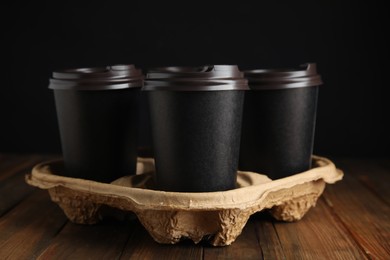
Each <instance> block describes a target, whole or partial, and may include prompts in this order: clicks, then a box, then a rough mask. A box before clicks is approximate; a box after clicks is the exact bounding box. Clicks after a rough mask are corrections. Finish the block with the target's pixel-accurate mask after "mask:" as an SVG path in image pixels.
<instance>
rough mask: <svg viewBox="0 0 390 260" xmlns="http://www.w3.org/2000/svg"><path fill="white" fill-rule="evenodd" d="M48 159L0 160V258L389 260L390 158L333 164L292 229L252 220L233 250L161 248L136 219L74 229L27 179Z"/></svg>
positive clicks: (288, 225)
mask: <svg viewBox="0 0 390 260" xmlns="http://www.w3.org/2000/svg"><path fill="white" fill-rule="evenodd" d="M51 158H53V157H52V156H45V155H13V154H0V259H36V258H38V259H390V159H389V158H376V159H342V158H336V159H335V158H331V159H332V160H333V161H334V162H335V163H336V165H337V166H338V167H339V168H341V169H343V170H344V172H345V177H344V180H343V181H341V182H339V183H337V184H334V185H328V186H327V187H326V190H325V192H324V194H323V195H322V197H321V198H320V199H319V200H318V202H317V206H316V207H315V208H312V209H311V210H310V211H309V212H308V213H307V214H306V216H305V217H304V218H303V219H302V220H300V221H298V222H295V223H282V222H277V221H274V220H272V219H271V218H270V217H268V216H267V214H265V213H258V214H255V215H253V216H252V218H251V219H250V220H249V221H248V223H247V225H246V227H245V228H244V230H243V232H242V234H241V235H240V236H239V237H238V239H237V240H236V242H234V243H233V244H232V245H231V246H227V247H219V248H214V247H210V246H208V245H207V244H205V243H203V244H198V245H194V244H193V243H192V242H189V241H183V242H181V243H179V244H176V245H160V244H157V243H156V242H154V241H153V239H152V238H151V237H150V236H149V235H148V233H147V232H146V231H145V229H144V228H143V227H142V225H141V224H140V223H139V222H138V221H137V220H136V219H135V218H131V217H130V218H122V219H120V218H114V217H113V218H107V219H105V220H104V221H103V222H101V223H100V224H97V225H94V226H84V225H76V224H73V223H71V222H69V221H68V220H67V218H66V217H65V215H64V214H63V212H62V210H61V209H60V208H59V207H58V206H57V205H56V204H55V203H53V202H51V201H50V198H49V195H48V193H47V191H44V190H39V189H37V188H33V187H30V186H28V185H27V184H26V183H25V181H24V176H25V174H26V173H28V172H29V171H30V170H31V167H32V166H33V165H35V164H36V163H38V162H40V161H43V160H46V159H51Z"/></svg>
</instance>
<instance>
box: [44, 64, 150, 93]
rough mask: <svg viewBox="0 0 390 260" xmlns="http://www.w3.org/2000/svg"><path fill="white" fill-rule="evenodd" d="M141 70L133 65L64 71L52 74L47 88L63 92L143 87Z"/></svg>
mask: <svg viewBox="0 0 390 260" xmlns="http://www.w3.org/2000/svg"><path fill="white" fill-rule="evenodd" d="M143 79H144V77H143V75H142V72H141V70H139V69H137V68H135V66H134V65H114V66H107V67H95V68H77V69H65V70H58V71H54V72H53V76H52V78H51V79H50V84H49V88H51V89H64V90H110V89H124V88H137V87H142V86H143Z"/></svg>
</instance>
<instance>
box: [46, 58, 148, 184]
mask: <svg viewBox="0 0 390 260" xmlns="http://www.w3.org/2000/svg"><path fill="white" fill-rule="evenodd" d="M142 85H143V76H142V73H141V71H140V70H138V69H136V68H135V67H134V66H133V65H115V66H109V67H102V68H78V69H69V70H60V71H55V72H53V76H52V78H51V79H50V85H49V88H51V89H53V90H54V97H55V103H56V110H57V118H58V123H59V130H60V137H61V145H62V152H63V157H64V164H65V175H66V176H70V177H76V178H83V179H90V180H95V181H99V182H111V181H113V180H115V179H117V178H119V177H121V176H124V175H129V174H134V173H135V170H136V146H137V117H138V98H139V93H140V89H141V87H142Z"/></svg>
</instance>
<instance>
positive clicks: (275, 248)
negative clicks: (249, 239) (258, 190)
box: [253, 212, 286, 259]
mask: <svg viewBox="0 0 390 260" xmlns="http://www.w3.org/2000/svg"><path fill="white" fill-rule="evenodd" d="M253 221H255V223H256V233H257V238H258V241H259V245H260V247H261V252H262V255H263V258H264V259H286V256H285V255H284V252H283V247H282V245H281V243H280V240H279V237H278V234H277V233H276V230H275V226H274V222H275V221H274V220H273V219H272V218H271V216H269V215H267V214H266V213H265V212H262V213H260V214H256V215H254V216H253Z"/></svg>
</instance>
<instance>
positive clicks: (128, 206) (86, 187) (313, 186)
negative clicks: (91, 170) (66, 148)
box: [26, 156, 343, 246]
mask: <svg viewBox="0 0 390 260" xmlns="http://www.w3.org/2000/svg"><path fill="white" fill-rule="evenodd" d="M62 168H63V162H62V161H51V162H44V163H41V164H39V165H37V166H35V167H34V168H33V170H32V173H31V174H28V175H26V181H27V183H28V184H30V185H33V186H36V187H39V188H41V189H48V190H49V193H50V196H51V199H52V200H53V201H54V202H56V203H58V205H59V206H60V207H61V208H62V209H63V210H64V213H65V214H66V215H67V217H68V218H69V219H70V220H71V221H73V222H75V223H80V224H93V223H97V222H98V221H99V220H100V219H101V218H102V217H104V216H102V215H101V214H102V211H101V210H100V209H101V207H102V206H103V205H108V206H111V207H114V208H118V209H121V210H124V211H133V212H134V213H135V214H136V215H137V216H138V218H139V220H140V222H141V223H142V224H143V225H144V227H145V228H146V229H147V230H148V231H149V233H150V235H151V236H152V237H153V238H154V240H156V241H157V242H159V243H168V244H169V243H170V244H174V243H177V242H179V241H180V240H182V239H185V238H188V239H191V240H193V241H194V242H195V243H198V242H200V241H201V240H202V239H207V240H209V242H210V243H211V244H212V245H214V246H225V245H229V244H231V243H233V242H234V241H235V239H236V238H237V236H239V235H240V233H241V231H242V229H243V227H244V226H245V224H246V222H247V221H248V219H249V217H250V216H251V215H252V214H254V213H256V212H258V211H262V210H264V209H270V212H271V214H272V215H273V216H274V217H275V218H276V219H279V220H283V221H296V220H299V219H301V218H302V217H303V216H304V215H305V213H306V212H307V211H308V210H309V209H310V208H311V207H312V206H314V205H315V204H316V201H317V199H318V197H319V196H320V195H321V194H322V192H323V190H324V188H325V184H326V183H328V184H331V183H334V182H336V181H339V180H341V179H342V176H343V173H342V172H341V171H340V170H338V169H336V167H335V165H334V164H333V163H332V162H331V161H330V160H328V159H326V158H322V157H318V156H314V157H313V168H312V169H311V170H309V171H306V172H303V173H299V174H295V175H292V176H289V177H286V178H282V179H278V180H274V181H272V180H271V179H269V178H268V177H267V176H265V175H262V174H258V173H253V172H238V178H237V188H236V189H233V190H229V191H219V192H199V193H181V192H165V191H158V190H153V189H151V188H152V186H153V174H154V160H153V159H143V158H139V159H138V163H137V174H138V175H134V176H125V177H122V178H119V179H117V180H115V181H114V182H112V183H111V184H108V183H99V182H95V181H91V180H84V179H77V178H70V177H65V176H61V175H59V174H60V173H61V171H62Z"/></svg>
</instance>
